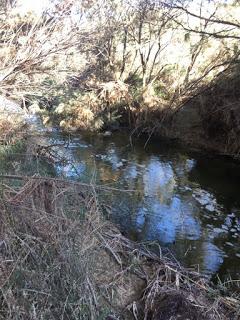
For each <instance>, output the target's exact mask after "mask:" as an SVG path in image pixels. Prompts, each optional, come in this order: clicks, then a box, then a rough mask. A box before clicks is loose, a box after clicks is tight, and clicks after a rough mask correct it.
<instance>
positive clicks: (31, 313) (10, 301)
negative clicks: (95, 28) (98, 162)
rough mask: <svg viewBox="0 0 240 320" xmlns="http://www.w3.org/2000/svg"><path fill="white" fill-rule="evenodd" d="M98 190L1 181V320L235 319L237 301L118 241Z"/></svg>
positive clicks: (34, 179) (163, 258)
mask: <svg viewBox="0 0 240 320" xmlns="http://www.w3.org/2000/svg"><path fill="white" fill-rule="evenodd" d="M101 189H103V187H101ZM96 190H97V188H93V186H91V185H84V184H81V183H73V182H66V181H63V180H59V179H50V178H49V179H48V178H41V177H38V176H35V177H32V178H27V177H21V176H20V177H17V176H7V177H6V176H5V177H3V176H2V183H1V202H0V209H1V210H0V319H7V320H10V319H14V320H16V319H24V320H25V319H44V320H45V319H64V320H65V319H68V320H69V319H71V320H72V319H158V320H159V319H160V320H161V319H164V320H167V319H237V317H238V315H239V313H237V312H239V300H238V299H237V298H236V297H235V298H234V299H233V298H230V297H221V296H220V295H216V292H215V291H214V290H213V289H211V288H210V287H209V285H208V284H207V281H206V279H203V278H201V277H200V275H199V274H197V273H195V272H190V271H188V270H185V269H183V268H182V267H181V266H180V265H179V264H178V263H176V262H173V260H172V259H170V258H169V257H166V256H163V255H162V254H161V250H160V253H159V255H158V254H155V253H153V252H151V251H149V250H148V249H147V248H146V247H144V246H143V245H138V244H136V243H134V242H131V241H130V240H128V239H126V238H125V237H123V236H122V235H121V234H120V232H119V231H118V229H117V228H116V227H114V226H113V225H112V224H111V223H110V222H108V221H106V220H105V219H104V217H103V215H102V214H101V210H100V204H99V202H98V198H97V191H96ZM106 191H107V190H106ZM108 191H111V190H110V189H109V190H108ZM115 191H116V190H115ZM111 192H113V190H112V191H111Z"/></svg>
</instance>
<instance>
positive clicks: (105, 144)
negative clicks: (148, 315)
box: [0, 124, 240, 279]
mask: <svg viewBox="0 0 240 320" xmlns="http://www.w3.org/2000/svg"><path fill="white" fill-rule="evenodd" d="M38 125H39V128H41V132H42V134H41V135H38V136H36V137H34V139H35V140H36V143H39V144H42V145H44V144H45V145H49V144H53V145H55V146H54V147H53V148H54V149H53V150H54V152H55V153H56V154H58V155H59V156H60V157H64V159H65V161H62V162H58V163H56V164H51V163H49V162H47V161H46V160H44V159H42V160H41V159H39V158H37V157H34V156H31V155H29V154H28V152H26V150H24V151H18V152H15V153H14V154H11V156H9V159H8V161H6V158H5V160H4V161H2V160H1V161H0V172H1V174H23V173H25V174H28V175H32V174H34V173H39V174H41V175H48V176H58V177H64V178H67V179H74V180H79V181H83V182H91V183H96V184H101V185H107V186H108V187H112V188H119V189H124V190H134V191H133V192H118V191H113V192H112V193H111V195H110V196H108V197H110V200H111V207H112V208H111V213H110V219H111V220H112V221H114V222H115V223H116V224H117V225H119V227H120V228H121V230H122V231H123V232H124V234H126V235H127V236H128V237H130V238H131V239H133V240H136V241H158V242H159V243H160V244H161V246H163V247H166V248H169V249H170V250H171V251H172V252H173V253H174V255H175V256H176V258H177V259H178V260H179V261H180V262H181V263H183V264H184V265H185V266H187V267H195V268H197V269H199V270H200V271H201V272H204V273H205V274H207V275H209V276H215V275H216V274H218V275H219V277H220V278H221V279H227V278H229V276H231V278H232V279H239V277H240V270H239V265H240V197H239V191H240V164H239V163H237V162H235V161H233V160H230V159H226V158H223V157H216V156H209V155H208V156H207V155H206V154H203V153H198V152H191V151H189V150H187V149H183V148H182V147H181V148H180V147H177V146H175V145H174V144H173V143H172V142H171V143H167V142H164V141H161V140H159V139H158V140H154V139H151V140H150V141H149V143H148V144H147V147H146V148H144V145H145V142H146V139H147V138H144V137H142V138H139V139H137V140H134V141H133V144H132V145H131V143H130V141H129V134H128V133H114V134H113V135H111V136H109V137H105V136H103V135H93V134H84V135H71V136H69V135H64V134H61V133H60V132H58V131H57V130H52V131H51V132H49V131H44V130H43V128H42V127H41V124H38ZM1 157H2V156H1ZM108 200H109V198H108Z"/></svg>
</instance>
